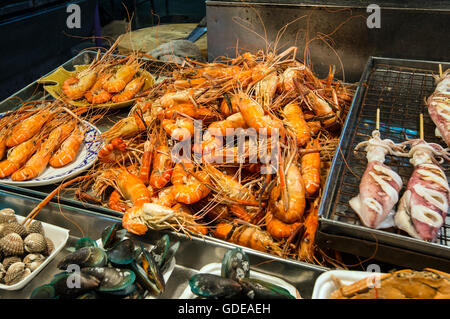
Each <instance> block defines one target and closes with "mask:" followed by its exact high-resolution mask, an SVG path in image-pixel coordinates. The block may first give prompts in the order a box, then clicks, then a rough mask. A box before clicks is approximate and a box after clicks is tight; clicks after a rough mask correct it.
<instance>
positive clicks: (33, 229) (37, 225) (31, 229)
mask: <svg viewBox="0 0 450 319" xmlns="http://www.w3.org/2000/svg"><path fill="white" fill-rule="evenodd" d="M27 231H28V233H29V234H32V233H39V234H41V235H42V236H44V235H45V233H44V227H42V223H41V222H40V221H39V220H33V222H32V223H31V224H30V225H29V226H28V227H27Z"/></svg>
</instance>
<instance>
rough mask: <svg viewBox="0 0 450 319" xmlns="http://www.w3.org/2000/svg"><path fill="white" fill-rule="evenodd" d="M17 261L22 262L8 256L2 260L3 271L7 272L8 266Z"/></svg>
mask: <svg viewBox="0 0 450 319" xmlns="http://www.w3.org/2000/svg"><path fill="white" fill-rule="evenodd" d="M19 261H22V258H20V257H18V256H10V257H6V258H5V259H3V261H2V264H3V267H5V270H8V268H9V266H11V265H12V264H14V263H17V262H19Z"/></svg>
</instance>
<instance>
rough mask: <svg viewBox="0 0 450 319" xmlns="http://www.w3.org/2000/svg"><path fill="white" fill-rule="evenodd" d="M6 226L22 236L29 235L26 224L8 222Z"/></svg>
mask: <svg viewBox="0 0 450 319" xmlns="http://www.w3.org/2000/svg"><path fill="white" fill-rule="evenodd" d="M6 227H7V228H9V229H10V230H12V232H13V233H16V234H19V235H20V236H21V237H22V238H25V237H26V236H27V235H28V231H27V229H26V228H25V226H23V225H22V224H20V223H18V222H12V223H9V224H6Z"/></svg>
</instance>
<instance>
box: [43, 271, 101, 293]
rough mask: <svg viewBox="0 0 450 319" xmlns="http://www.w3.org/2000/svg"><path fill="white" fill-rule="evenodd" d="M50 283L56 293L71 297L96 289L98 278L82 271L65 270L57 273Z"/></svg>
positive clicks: (98, 282)
mask: <svg viewBox="0 0 450 319" xmlns="http://www.w3.org/2000/svg"><path fill="white" fill-rule="evenodd" d="M50 284H52V285H53V287H54V288H55V291H56V295H58V296H60V297H62V298H65V297H69V298H72V297H76V296H79V295H81V294H82V293H85V292H87V291H90V290H93V289H96V288H97V287H98V286H99V285H100V280H98V279H97V278H96V277H94V276H90V275H87V274H84V273H82V272H79V273H67V272H66V273H60V274H57V275H56V276H55V277H54V279H53V281H52V282H51V283H50Z"/></svg>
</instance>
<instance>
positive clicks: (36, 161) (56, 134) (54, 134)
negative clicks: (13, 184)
mask: <svg viewBox="0 0 450 319" xmlns="http://www.w3.org/2000/svg"><path fill="white" fill-rule="evenodd" d="M61 131H62V129H61V127H57V128H56V129H54V130H52V131H51V132H50V135H49V136H48V138H47V139H46V140H45V141H44V142H43V143H42V145H41V147H40V148H39V149H38V151H37V152H36V153H35V154H34V155H33V156H31V158H30V159H29V160H28V161H27V162H26V163H25V166H24V167H22V168H21V169H19V170H18V171H16V172H14V173H13V174H12V175H11V179H12V180H13V181H26V180H29V179H32V178H35V177H37V176H39V175H40V174H41V173H42V172H43V171H44V170H45V168H46V167H47V165H48V161H49V160H50V157H51V156H52V154H53V152H54V151H55V149H56V147H57V146H58V144H59V140H60V137H61Z"/></svg>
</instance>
